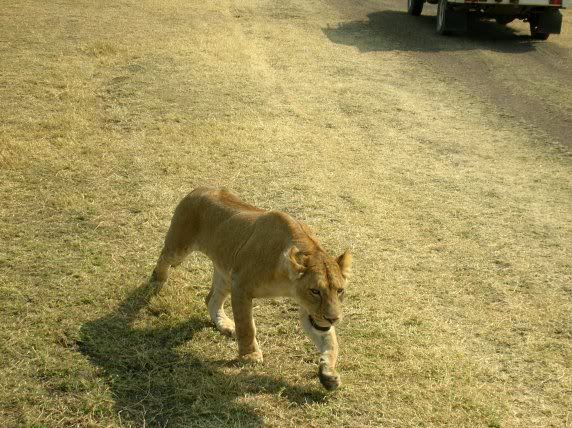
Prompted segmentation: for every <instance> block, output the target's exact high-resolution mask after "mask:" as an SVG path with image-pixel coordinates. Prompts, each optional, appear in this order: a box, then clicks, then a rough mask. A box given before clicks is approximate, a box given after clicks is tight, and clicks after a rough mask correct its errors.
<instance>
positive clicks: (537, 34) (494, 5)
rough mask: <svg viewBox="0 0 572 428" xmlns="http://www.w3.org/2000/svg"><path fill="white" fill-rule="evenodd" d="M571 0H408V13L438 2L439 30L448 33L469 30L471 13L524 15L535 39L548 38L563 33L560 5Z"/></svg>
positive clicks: (499, 17) (504, 18)
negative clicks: (561, 31) (468, 24)
mask: <svg viewBox="0 0 572 428" xmlns="http://www.w3.org/2000/svg"><path fill="white" fill-rule="evenodd" d="M571 1H572V0H407V13H408V14H409V15H413V16H419V15H421V11H422V10H423V4H424V3H425V2H427V3H430V4H436V5H437V33H438V34H442V35H449V34H452V33H456V32H462V31H466V29H467V23H468V19H469V17H472V18H485V19H494V20H496V22H497V23H498V24H500V25H506V24H508V23H509V22H512V21H514V20H515V19H521V20H523V21H525V22H528V23H529V25H530V35H531V36H532V38H533V39H535V40H546V39H547V38H548V36H549V35H550V34H560V30H561V28H562V14H561V13H560V9H564V8H566V7H569V6H570V3H571Z"/></svg>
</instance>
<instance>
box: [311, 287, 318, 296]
mask: <svg viewBox="0 0 572 428" xmlns="http://www.w3.org/2000/svg"><path fill="white" fill-rule="evenodd" d="M310 293H312V294H313V295H315V296H319V295H320V290H317V289H315V288H310Z"/></svg>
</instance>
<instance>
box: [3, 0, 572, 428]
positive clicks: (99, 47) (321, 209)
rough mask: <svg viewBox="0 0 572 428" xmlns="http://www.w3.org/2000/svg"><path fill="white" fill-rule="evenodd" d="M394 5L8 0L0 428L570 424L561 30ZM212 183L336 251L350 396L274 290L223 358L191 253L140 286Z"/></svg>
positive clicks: (569, 254) (571, 285)
mask: <svg viewBox="0 0 572 428" xmlns="http://www.w3.org/2000/svg"><path fill="white" fill-rule="evenodd" d="M404 11H405V0H403V1H389V0H385V1H384V0H381V1H373V0H357V1H349V0H347V1H346V0H331V1H325V0H305V1H302V0H284V1H279V2H271V1H268V0H248V1H247V0H217V1H212V2H207V1H199V0H185V1H183V0H160V1H159V0H138V1H135V0H122V1H116V0H113V1H112V0H100V1H97V2H89V1H85V0H75V1H71V0H54V1H40V0H2V2H1V4H0V201H1V202H0V240H1V242H2V245H0V317H1V318H0V320H1V323H0V426H2V427H64V426H82V427H143V426H147V427H167V426H168V427H218V426H221V427H226V426H229V427H234V426H236V427H250V426H276V427H300V426H308V427H328V426H345V427H444V426H448V427H526V428H528V427H566V426H567V427H571V426H572V398H571V397H572V321H571V313H572V281H571V279H572V278H571V277H572V157H571V150H570V148H571V146H570V144H571V143H572V14H571V13H570V12H569V11H567V12H566V13H565V16H564V28H563V34H562V35H560V36H551V38H550V39H549V40H548V41H546V42H534V41H532V40H530V38H529V37H528V36H527V28H526V26H525V25H524V24H510V25H509V27H507V28H501V27H498V26H496V25H493V24H491V23H477V24H476V25H478V27H477V29H476V31H472V32H470V33H469V34H466V35H463V36H456V37H450V38H445V37H438V36H436V35H435V34H434V30H433V26H434V15H435V9H434V8H432V7H427V8H426V10H425V11H424V16H422V17H420V18H418V19H416V18H412V17H409V16H406V15H405V14H404ZM201 185H211V186H225V187H227V188H230V189H232V190H233V191H235V192H236V193H238V194H239V195H240V196H241V197H242V198H243V199H245V200H246V201H249V202H251V203H254V204H256V205H259V206H261V207H263V208H268V209H278V210H284V211H287V212H289V213H290V214H292V215H294V216H296V217H297V218H299V219H301V220H304V221H305V222H306V223H307V224H308V225H310V226H311V227H312V228H313V229H314V230H315V231H316V233H317V235H318V236H319V237H320V239H321V241H322V243H323V245H324V246H325V247H326V248H327V249H328V250H329V252H330V253H331V254H337V253H339V252H341V251H342V250H343V249H345V248H351V250H352V251H353V254H354V275H353V278H352V282H351V284H350V288H349V289H348V297H347V300H346V302H347V304H346V308H345V313H346V317H345V320H344V322H343V324H342V325H341V326H340V328H339V329H338V334H339V338H340V342H341V353H340V361H339V369H340V374H341V376H342V381H343V386H342V387H341V388H340V389H339V390H337V391H335V392H333V393H328V392H326V391H325V390H324V389H322V388H321V386H320V385H319V382H318V381H317V378H316V370H317V354H316V352H315V351H314V349H313V347H312V345H311V343H310V342H309V340H308V339H307V338H306V337H305V336H304V334H303V333H302V331H301V329H300V327H299V326H298V325H297V316H296V311H295V306H294V304H293V303H292V302H290V301H287V300H280V299H276V300H260V301H257V303H256V306H255V317H256V321H257V326H258V331H259V340H260V342H261V346H262V348H263V351H264V354H265V362H264V364H263V365H257V366H238V365H236V364H234V363H233V361H234V359H235V358H236V353H237V349H236V344H235V343H234V341H232V340H231V339H228V338H225V337H223V336H221V335H219V334H218V333H217V332H216V331H215V330H214V328H212V327H211V326H210V325H209V323H208V316H207V312H206V308H205V306H204V303H203V300H204V297H205V295H206V293H207V292H208V289H209V287H210V275H211V265H210V262H209V260H208V259H206V258H205V257H203V256H200V255H192V256H191V257H190V258H189V260H188V261H187V262H185V263H184V264H183V265H182V266H181V267H179V268H178V269H176V270H175V271H174V273H173V275H172V277H171V279H170V281H169V283H168V285H167V286H166V287H165V288H164V289H163V290H162V291H161V292H160V293H159V294H158V295H155V296H152V295H151V294H152V293H151V291H150V289H149V287H148V284H147V279H148V277H149V274H150V273H151V270H152V268H153V265H154V263H155V261H156V258H157V256H158V253H159V251H160V248H161V245H162V240H163V238H164V235H165V232H166V230H167V227H168V224H169V221H170V217H171V214H172V211H173V209H174V207H175V205H176V203H177V202H178V201H179V200H180V198H181V197H183V196H184V195H185V194H186V193H187V192H189V191H190V190H192V189H193V188H194V187H197V186H201Z"/></svg>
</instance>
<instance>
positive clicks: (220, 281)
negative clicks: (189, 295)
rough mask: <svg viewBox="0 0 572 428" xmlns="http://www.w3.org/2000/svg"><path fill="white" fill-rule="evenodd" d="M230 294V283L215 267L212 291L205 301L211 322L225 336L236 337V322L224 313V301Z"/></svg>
mask: <svg viewBox="0 0 572 428" xmlns="http://www.w3.org/2000/svg"><path fill="white" fill-rule="evenodd" d="M229 294H230V282H229V281H228V280H226V278H225V277H224V275H223V274H222V273H221V272H220V271H219V270H218V269H217V268H216V267H215V269H214V273H213V283H212V287H211V290H210V292H209V294H208V296H207V298H206V299H205V303H206V304H207V308H208V310H209V315H210V317H211V321H212V322H213V324H214V325H215V326H216V328H217V330H218V331H220V332H221V333H222V334H224V335H225V336H234V334H235V333H234V321H233V320H231V319H230V318H229V317H228V316H227V315H226V312H225V311H224V301H225V300H226V298H227V297H228V295H229Z"/></svg>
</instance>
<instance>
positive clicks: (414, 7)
mask: <svg viewBox="0 0 572 428" xmlns="http://www.w3.org/2000/svg"><path fill="white" fill-rule="evenodd" d="M423 3H425V1H424V0H407V13H408V14H409V15H413V16H419V15H421V11H422V10H423Z"/></svg>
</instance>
